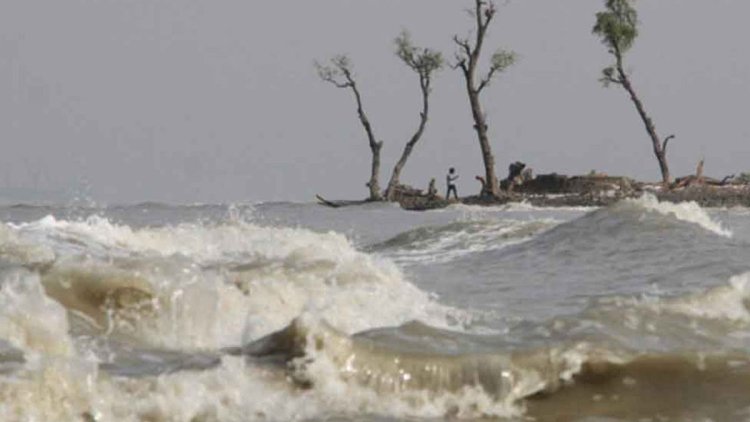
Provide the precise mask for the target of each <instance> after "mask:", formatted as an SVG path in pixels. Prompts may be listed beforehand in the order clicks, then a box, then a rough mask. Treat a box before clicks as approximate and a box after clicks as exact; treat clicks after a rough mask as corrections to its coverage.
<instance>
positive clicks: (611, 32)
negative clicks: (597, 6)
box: [592, 0, 638, 87]
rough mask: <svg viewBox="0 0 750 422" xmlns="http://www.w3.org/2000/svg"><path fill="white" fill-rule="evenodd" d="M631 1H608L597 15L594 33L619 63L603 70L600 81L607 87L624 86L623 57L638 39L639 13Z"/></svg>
mask: <svg viewBox="0 0 750 422" xmlns="http://www.w3.org/2000/svg"><path fill="white" fill-rule="evenodd" d="M630 1H631V0H607V1H606V4H605V10H604V11H603V12H599V13H597V14H596V24H595V25H594V29H593V30H592V32H593V33H594V34H596V35H597V36H599V38H600V39H601V41H602V44H604V45H605V46H606V47H607V51H609V53H610V54H612V55H613V56H615V60H616V61H617V63H616V64H615V65H613V66H609V67H606V68H604V69H603V70H602V77H601V79H600V81H601V82H602V84H604V86H605V87H608V86H609V85H610V84H619V85H621V84H622V82H623V81H622V75H621V74H620V73H621V71H622V56H623V55H624V54H625V52H627V51H628V50H629V49H630V47H632V46H633V43H634V42H635V39H636V37H638V12H637V11H636V10H635V9H634V8H633V6H632V5H631V4H630Z"/></svg>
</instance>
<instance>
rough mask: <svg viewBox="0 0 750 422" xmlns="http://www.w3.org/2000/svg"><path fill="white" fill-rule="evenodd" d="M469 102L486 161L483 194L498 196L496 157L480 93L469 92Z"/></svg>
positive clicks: (471, 90) (483, 157)
mask: <svg viewBox="0 0 750 422" xmlns="http://www.w3.org/2000/svg"><path fill="white" fill-rule="evenodd" d="M469 102H470V104H471V114H472V117H473V118H474V130H476V132H477V137H478V138H479V147H480V148H481V150H482V159H483V160H484V173H485V175H484V177H485V184H484V192H482V193H483V194H488V195H492V196H498V194H499V192H500V186H499V184H498V182H497V175H496V174H495V156H494V155H492V147H491V146H490V140H489V137H488V136H487V123H486V121H485V119H484V114H483V113H482V105H481V104H480V103H479V93H478V92H476V90H473V89H470V90H469Z"/></svg>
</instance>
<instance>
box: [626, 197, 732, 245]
mask: <svg viewBox="0 0 750 422" xmlns="http://www.w3.org/2000/svg"><path fill="white" fill-rule="evenodd" d="M622 203H624V204H628V205H631V206H635V207H638V208H641V209H645V210H647V211H652V212H656V213H659V214H661V215H665V216H671V217H674V218H676V219H678V220H681V221H685V222H688V223H692V224H696V225H698V226H700V227H702V228H704V229H705V230H708V231H710V232H713V233H715V234H717V235H719V236H724V237H732V232H731V231H730V230H728V229H725V228H724V227H722V226H721V223H719V222H716V221H714V220H713V219H712V218H711V216H710V215H708V213H707V212H706V210H704V209H703V208H701V207H700V205H698V204H697V203H695V202H682V203H678V204H675V203H673V202H667V201H659V200H658V199H657V198H656V196H654V195H652V194H645V195H643V196H641V197H640V198H637V199H625V200H624V201H623V202H622Z"/></svg>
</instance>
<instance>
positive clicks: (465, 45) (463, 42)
mask: <svg viewBox="0 0 750 422" xmlns="http://www.w3.org/2000/svg"><path fill="white" fill-rule="evenodd" d="M453 42H455V43H456V44H457V45H458V46H459V47H460V48H461V53H463V54H464V56H465V57H466V58H469V57H471V45H469V40H467V39H465V38H458V35H454V36H453ZM457 55H458V54H457Z"/></svg>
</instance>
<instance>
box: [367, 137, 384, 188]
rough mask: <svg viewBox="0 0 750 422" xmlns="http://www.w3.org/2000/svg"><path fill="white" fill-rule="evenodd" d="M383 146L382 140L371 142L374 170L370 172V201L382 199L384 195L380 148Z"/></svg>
mask: <svg viewBox="0 0 750 422" xmlns="http://www.w3.org/2000/svg"><path fill="white" fill-rule="evenodd" d="M382 148H383V143H382V142H375V143H371V144H370V149H371V150H372V172H371V173H370V181H369V182H368V183H367V186H368V187H369V188H370V201H382V200H383V196H382V195H381V194H380V182H379V179H380V177H379V175H380V150H381V149H382Z"/></svg>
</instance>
